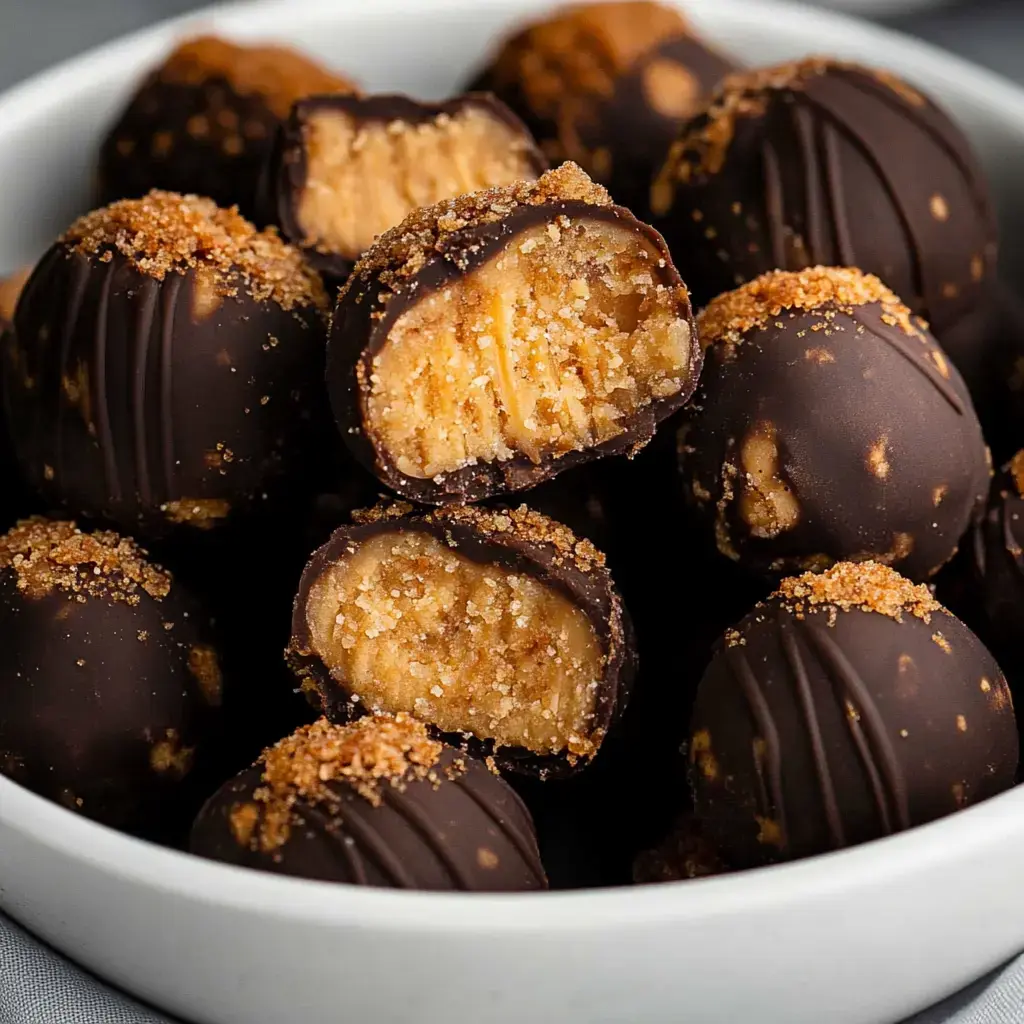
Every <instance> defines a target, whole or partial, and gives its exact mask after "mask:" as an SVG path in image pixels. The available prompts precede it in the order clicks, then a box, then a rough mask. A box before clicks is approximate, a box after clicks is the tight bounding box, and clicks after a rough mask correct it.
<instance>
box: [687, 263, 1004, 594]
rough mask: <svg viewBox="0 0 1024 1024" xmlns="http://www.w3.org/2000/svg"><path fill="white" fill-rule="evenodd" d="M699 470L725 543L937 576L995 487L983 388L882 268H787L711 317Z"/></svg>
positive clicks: (745, 556)
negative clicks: (977, 407)
mask: <svg viewBox="0 0 1024 1024" xmlns="http://www.w3.org/2000/svg"><path fill="white" fill-rule="evenodd" d="M700 337H701V341H702V343H703V344H704V345H705V346H707V353H706V363H705V370H704V376H703V377H702V379H701V386H700V389H699V392H698V397H697V399H696V401H695V403H694V405H693V406H692V408H691V410H690V413H689V418H688V421H687V422H686V423H685V424H684V425H683V427H682V428H681V434H680V452H681V466H682V471H683V475H684V482H685V484H686V486H687V488H688V489H689V492H690V494H691V496H692V498H693V501H694V504H695V506H696V507H697V509H698V510H699V511H700V512H701V513H702V514H703V516H704V518H705V520H706V521H707V522H708V523H713V526H714V533H715V539H716V542H717V545H718V548H719V550H720V551H721V552H722V553H723V554H725V555H727V556H729V557H730V558H732V559H734V560H736V561H738V562H740V563H742V564H743V565H745V566H747V567H749V568H751V569H754V570H756V571H758V572H764V573H785V572H792V571H800V570H802V569H813V568H824V567H825V566H827V565H829V564H831V563H832V562H834V561H839V560H842V559H850V560H853V561H861V560H864V559H867V558H873V559H875V560H876V561H879V562H883V563H885V564H887V565H892V566H894V567H895V568H897V569H899V570H900V571H901V572H902V573H904V574H905V575H907V576H910V577H912V578H914V579H918V580H921V579H926V578H928V577H929V576H931V575H933V574H934V573H935V572H937V571H938V569H939V568H940V567H941V566H942V565H943V564H944V563H945V562H946V561H948V559H949V558H951V557H952V555H953V553H954V552H955V550H956V546H957V543H958V541H959V540H960V537H961V536H962V534H963V533H964V531H965V530H966V529H967V526H968V524H969V522H970V518H971V515H972V513H973V512H974V510H975V509H976V508H977V507H979V505H980V503H981V502H982V501H983V500H984V496H985V492H986V490H987V487H988V476H989V468H988V456H987V451H986V448H985V443H984V440H983V439H982V435H981V427H980V426H979V424H978V419H977V416H976V415H975V412H974V408H973V406H972V405H971V399H970V396H969V395H968V394H967V389H966V388H965V387H964V384H963V381H962V380H961V378H960V375H959V373H957V371H956V369H955V367H953V366H952V365H950V363H949V362H948V361H947V359H946V357H945V356H944V355H943V352H942V350H941V349H940V348H939V346H938V345H937V344H936V343H935V340H934V338H932V336H931V335H930V334H929V333H928V332H927V331H926V330H925V329H924V328H923V327H922V326H921V325H920V323H919V322H918V321H916V320H915V319H914V318H912V317H911V316H910V313H909V311H908V310H907V308H906V307H905V306H903V305H902V303H901V302H900V300H899V299H898V298H897V297H896V296H895V295H893V293H892V292H891V291H889V290H888V289H887V288H886V287H885V286H884V285H883V284H882V283H881V282H880V281H879V280H878V279H877V278H876V277H872V276H871V275H868V274H862V273H861V272H860V271H858V270H850V269H837V268H830V267H814V268H811V269H810V270H805V271H800V272H786V271H777V272H773V273H770V274H765V275H764V276H762V277H760V278H757V279H756V280H755V281H752V282H750V283H749V284H747V285H744V286H743V287H742V288H739V289H737V290H736V291H734V292H729V293H727V294H725V295H722V296H719V297H718V298H717V299H715V300H714V301H713V302H712V303H711V304H710V305H709V306H708V307H707V309H705V310H704V312H703V313H702V314H701V319H700Z"/></svg>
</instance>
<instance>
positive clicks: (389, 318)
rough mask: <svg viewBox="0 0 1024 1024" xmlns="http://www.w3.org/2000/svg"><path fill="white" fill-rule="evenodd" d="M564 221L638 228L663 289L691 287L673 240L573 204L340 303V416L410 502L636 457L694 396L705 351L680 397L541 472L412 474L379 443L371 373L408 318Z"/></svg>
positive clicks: (354, 443) (348, 434)
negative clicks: (529, 237)
mask: <svg viewBox="0 0 1024 1024" xmlns="http://www.w3.org/2000/svg"><path fill="white" fill-rule="evenodd" d="M560 216H565V217H568V218H570V220H577V221H578V220H591V221H605V222H608V223H613V224H618V225H619V226H624V227H628V228H629V229H630V230H632V231H635V232H636V233H637V234H638V235H640V236H641V237H642V238H644V239H645V240H646V241H649V242H651V243H652V244H653V245H654V247H655V249H656V251H658V252H659V253H662V254H663V258H664V260H665V265H664V267H661V268H658V269H659V272H660V274H661V275H663V281H662V283H663V284H664V285H666V286H667V287H669V288H684V287H685V286H684V285H683V281H682V278H680V276H679V272H678V271H677V270H676V268H675V266H674V265H673V263H672V257H671V255H670V253H669V251H668V249H667V247H666V246H665V241H664V239H663V238H662V237H661V235H659V234H658V232H657V231H655V230H654V229H653V228H651V227H649V226H648V225H646V224H642V223H641V222H640V221H638V220H637V219H636V218H635V217H634V216H633V215H632V214H631V213H630V212H629V211H628V210H626V209H624V208H623V207H620V206H596V205H593V204H590V203H584V202H580V201H576V200H566V201H559V202H548V203H543V204H539V205H536V206H528V205H523V206H518V207H517V208H516V209H515V210H513V212H511V213H510V214H509V215H508V216H506V217H504V218H503V219H501V220H498V221H494V222H491V223H482V224H470V225H469V226H467V227H465V228H463V229H462V230H460V231H457V232H455V233H453V234H451V235H448V236H447V237H446V239H445V242H444V245H443V246H439V247H435V249H434V250H433V252H432V255H431V256H430V258H428V259H427V260H426V261H425V263H424V264H423V266H422V267H421V268H420V269H419V270H418V271H417V272H416V274H415V275H414V276H412V277H411V278H408V279H406V280H405V281H402V282H401V283H398V284H395V283H392V284H391V285H390V287H388V286H387V285H385V284H384V279H385V278H387V277H388V276H389V269H390V268H379V269H373V268H371V269H370V270H367V271H364V272H362V273H361V275H360V276H359V277H357V278H354V279H353V280H352V281H351V282H350V284H349V287H348V289H347V290H346V291H344V292H343V293H342V294H341V296H340V297H339V300H338V303H337V305H336V307H335V310H334V318H333V320H332V323H331V330H330V335H329V340H328V345H327V392H328V397H329V398H330V401H331V407H332V408H333V410H334V417H335V420H336V421H337V424H338V429H339V430H340V431H341V435H342V437H343V438H344V439H345V442H346V444H347V445H348V446H349V449H350V450H351V451H352V453H353V454H354V455H355V457H356V458H357V459H358V460H359V461H360V462H361V463H362V464H363V465H364V466H366V467H367V468H368V469H369V470H370V472H372V473H373V474H374V475H375V476H376V477H377V478H378V479H379V480H380V481H381V482H383V483H385V484H386V485H387V486H388V487H390V488H391V489H392V490H394V491H395V492H396V493H398V494H400V495H402V497H405V498H408V499H409V500H410V501H417V502H421V503H423V504H427V505H442V504H446V503H458V504H463V503H466V502H474V501H480V500H482V499H485V498H490V497H495V496H497V495H501V494H508V493H511V492H514V491H521V490H526V489H527V488H530V487H533V486H535V485H536V484H539V483H543V482H544V481H545V480H549V479H551V478H552V477H554V476H556V475H557V474H559V473H561V472H563V471H564V470H567V469H571V468H572V467H573V466H579V465H583V464H585V463H587V462H592V461H593V460H595V459H600V458H603V457H605V456H609V455H632V454H634V453H635V452H636V451H638V450H639V449H640V448H642V447H643V446H644V445H645V444H647V442H648V441H650V439H651V438H652V437H653V436H654V432H655V430H656V429H657V427H658V424H660V423H661V422H662V421H664V420H666V419H667V418H668V417H669V416H671V415H672V414H673V413H674V412H676V411H677V410H678V409H679V408H681V407H682V406H683V405H684V404H685V402H686V401H687V400H688V399H689V398H690V396H691V395H692V394H693V390H694V388H695V387H696V385H697V379H698V377H699V375H700V367H701V354H700V350H699V348H698V346H697V345H696V344H694V347H693V352H692V354H691V362H690V371H689V382H688V384H687V386H684V387H683V388H681V389H680V391H679V392H677V393H676V394H674V395H669V396H667V397H665V398H659V399H655V400H654V401H652V402H650V404H648V405H647V406H645V407H644V408H643V409H642V410H640V411H639V412H638V413H637V415H636V416H635V417H634V418H633V419H632V421H631V422H629V423H627V424H626V428H625V429H624V430H623V432H622V433H621V434H619V435H618V436H616V437H613V438H611V439H610V440H608V441H605V442H603V443H602V444H599V445H597V446H595V447H593V448H587V449H584V450H581V451H570V452H567V453H565V454H564V455H560V456H559V457H557V458H551V459H546V460H543V461H541V462H540V463H535V462H533V461H532V460H531V459H530V458H528V457H527V456H526V455H520V456H516V457H515V458H512V459H509V460H508V461H506V462H493V463H485V462H480V463H477V464H476V465H470V466H466V467H464V468H462V469H459V470H456V471H455V472H453V473H448V474H445V475H443V476H440V477H435V478H433V479H425V478H419V477H411V476H407V475H406V474H404V473H402V472H401V471H400V470H399V469H398V467H397V466H396V465H395V464H394V461H393V460H392V459H391V457H390V456H389V454H388V452H387V450H386V449H385V448H384V446H383V444H382V443H381V442H380V441H379V439H378V438H376V437H374V436H373V433H372V430H371V428H370V425H369V417H368V415H367V403H368V399H369V396H370V390H371V386H372V385H371V383H370V376H371V372H372V371H371V366H372V363H373V359H374V357H375V356H376V355H377V354H378V353H379V352H380V351H381V350H382V349H383V348H384V346H385V345H386V344H387V343H388V335H389V333H390V331H391V328H392V327H393V326H394V324H395V323H396V321H397V320H398V318H399V317H401V316H402V314H403V313H406V312H407V311H408V310H410V309H412V308H413V306H415V305H416V304H417V303H419V302H422V301H423V299H424V298H426V297H427V296H428V295H431V294H432V293H434V292H436V291H440V290H441V289H443V288H445V287H446V286H448V285H450V284H451V283H452V282H454V281H455V280H457V279H458V278H459V277H464V276H466V275H467V274H470V273H472V272H473V271H474V270H476V269H477V268H479V267H481V266H483V265H484V264H485V263H486V262H487V261H488V260H490V259H491V258H492V257H494V256H496V255H497V254H498V253H500V252H502V251H503V250H504V249H506V248H507V247H508V246H509V245H511V244H512V242H513V241H514V240H515V238H516V237H517V236H519V235H521V234H522V233H523V232H524V231H527V230H528V229H529V228H532V227H536V226H537V225H540V224H545V223H550V222H552V221H554V220H555V219H556V218H558V217H560ZM653 269H654V268H652V271H653ZM680 315H681V316H684V317H685V318H686V319H687V320H688V321H689V322H690V325H691V337H692V338H693V339H696V337H697V332H696V325H695V323H694V321H693V313H692V309H691V307H690V303H689V300H688V299H687V300H685V301H683V302H681V303H680Z"/></svg>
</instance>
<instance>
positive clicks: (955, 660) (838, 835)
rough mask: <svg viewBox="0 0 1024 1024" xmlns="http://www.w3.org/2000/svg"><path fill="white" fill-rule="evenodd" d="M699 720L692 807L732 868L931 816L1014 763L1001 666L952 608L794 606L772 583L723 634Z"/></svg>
mask: <svg viewBox="0 0 1024 1024" xmlns="http://www.w3.org/2000/svg"><path fill="white" fill-rule="evenodd" d="M833 617H834V622H833V621H832V618H833ZM690 735H691V742H690V757H691V780H692V785H693V790H694V799H695V805H696V814H697V817H698V819H700V821H701V823H702V824H703V826H704V828H705V829H706V833H707V836H708V838H709V839H710V840H711V842H712V844H713V845H714V846H715V848H716V849H717V850H718V851H719V852H720V853H721V855H722V857H723V858H724V859H725V860H726V861H727V862H728V863H729V864H730V866H732V867H735V868H746V867H755V866H758V865H762V864H767V863H771V862H774V861H781V860H790V859H795V858H798V857H807V856H812V855H814V854H819V853H825V852H827V851H829V850H834V849H839V848H841V847H845V846H852V845H854V844H856V843H862V842H865V841H867V840H870V839H876V838H879V837H882V836H886V835H890V834H892V833H894V832H898V831H901V830H903V829H907V828H910V827H912V826H915V825H921V824H924V823H926V822H929V821H932V820H934V819H936V818H940V817H943V816H944V815H947V814H951V813H952V812H953V811H956V810H959V809H960V808H962V807H965V806H968V805H971V804H975V803H978V802H979V801H981V800H984V799H986V798H987V797H990V796H994V795H995V794H997V793H1000V792H1002V791H1003V790H1005V789H1008V788H1010V787H1011V786H1012V785H1013V784H1014V776H1015V772H1016V769H1017V753H1018V751H1017V730H1016V724H1015V720H1014V713H1013V705H1012V702H1011V699H1010V693H1009V690H1008V688H1007V685H1006V680H1005V679H1004V678H1003V675H1002V673H1001V672H1000V670H999V666H998V665H997V664H996V662H995V660H994V659H993V657H992V655H991V654H989V652H988V651H987V650H986V649H985V647H984V645H983V644H982V643H981V641H980V640H978V638H977V637H976V636H975V635H974V634H973V633H972V632H971V631H970V630H969V629H968V628H967V627H966V626H965V625H964V624H963V623H962V622H960V620H959V619H956V618H955V617H954V616H953V615H951V614H950V613H949V612H947V611H945V610H944V609H943V610H941V611H935V612H932V613H931V616H930V621H929V622H925V621H923V620H922V619H919V618H917V617H916V616H914V615H912V614H910V613H909V612H906V611H905V612H904V613H903V615H902V621H896V620H895V619H893V618H889V617H888V616H886V615H882V614H879V613H877V612H869V611H862V610H860V609H859V608H857V607H854V608H853V609H851V610H850V611H842V610H839V609H836V608H834V607H824V608H823V607H821V606H819V607H816V608H810V607H808V608H807V609H806V611H805V613H804V614H803V615H801V616H797V615H795V614H793V613H792V612H790V611H788V610H786V608H785V607H783V605H782V603H781V602H780V601H779V599H778V598H772V599H771V600H769V601H768V602H767V603H766V604H764V605H759V606H758V607H757V608H756V609H755V610H754V611H753V612H752V613H751V614H750V615H748V616H747V617H746V618H745V619H744V620H743V621H742V622H741V623H740V624H739V625H738V626H737V627H736V633H735V634H732V639H731V640H730V634H729V633H727V634H726V639H725V641H724V642H722V643H720V645H719V648H718V650H717V652H716V654H715V657H714V659H713V660H712V662H711V665H710V666H709V668H708V670H707V672H706V673H705V675H704V678H703V680H702V682H701V684H700V688H699V690H698V693H697V701H696V704H695V706H694V710H693V717H692V720H691V729H690Z"/></svg>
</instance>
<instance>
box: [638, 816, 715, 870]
mask: <svg viewBox="0 0 1024 1024" xmlns="http://www.w3.org/2000/svg"><path fill="white" fill-rule="evenodd" d="M727 870H728V868H727V867H726V866H725V864H724V863H723V862H722V859H721V858H720V857H719V856H718V852H717V851H716V850H715V848H714V847H713V846H712V845H711V843H709V842H708V840H707V836H705V835H704V832H703V830H702V829H701V826H700V823H699V822H697V821H696V819H694V818H693V816H692V815H689V814H685V815H683V816H682V817H680V818H679V820H678V821H676V823H675V824H674V825H673V826H672V830H671V831H670V832H669V834H668V835H667V836H666V837H665V839H664V840H663V841H662V842H661V843H659V844H658V845H657V846H655V847H654V848H653V849H650V850H644V851H642V852H641V853H639V854H638V855H637V857H636V860H635V861H634V862H633V881H634V882H635V883H636V884H637V885H651V884H655V883H658V882H686V881H689V880H690V879H693V878H706V877H707V876H708V875H720V874H722V873H723V872H725V871H727Z"/></svg>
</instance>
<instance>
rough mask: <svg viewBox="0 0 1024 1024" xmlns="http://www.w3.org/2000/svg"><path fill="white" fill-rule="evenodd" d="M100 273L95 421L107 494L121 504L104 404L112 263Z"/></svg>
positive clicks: (106, 405) (108, 418) (108, 422)
mask: <svg viewBox="0 0 1024 1024" xmlns="http://www.w3.org/2000/svg"><path fill="white" fill-rule="evenodd" d="M102 273H103V284H102V285H101V286H100V298H99V304H98V305H97V308H96V354H95V363H96V419H97V428H98V430H99V438H100V451H101V452H102V454H103V471H104V475H105V477H106V483H107V493H108V494H109V495H110V496H111V498H113V500H114V501H120V500H121V484H120V481H119V480H118V478H117V453H116V452H115V451H114V435H113V432H112V431H111V427H110V406H109V405H108V403H107V331H108V326H109V320H110V291H111V288H112V287H113V283H114V261H113V260H111V261H110V262H109V263H107V265H106V266H105V267H104V269H103V271H102Z"/></svg>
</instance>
